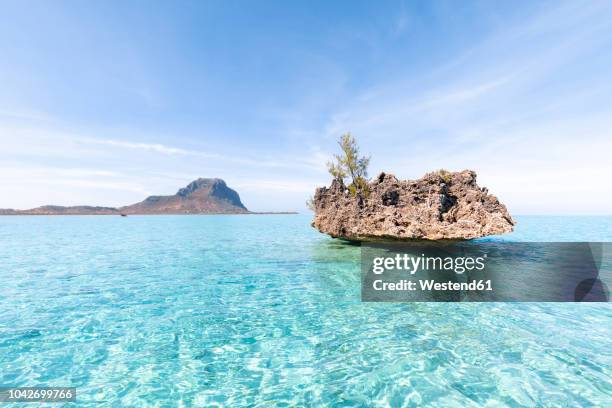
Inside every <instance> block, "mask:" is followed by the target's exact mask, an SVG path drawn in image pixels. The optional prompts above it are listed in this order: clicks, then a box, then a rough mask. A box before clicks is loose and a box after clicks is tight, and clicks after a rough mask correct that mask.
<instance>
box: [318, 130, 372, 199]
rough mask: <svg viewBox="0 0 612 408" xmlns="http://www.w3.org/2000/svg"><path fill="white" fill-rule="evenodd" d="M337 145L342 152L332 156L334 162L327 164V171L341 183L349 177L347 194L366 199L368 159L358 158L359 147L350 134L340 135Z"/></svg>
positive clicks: (367, 193)
mask: <svg viewBox="0 0 612 408" xmlns="http://www.w3.org/2000/svg"><path fill="white" fill-rule="evenodd" d="M338 145H339V146H340V149H341V150H342V152H341V153H340V154H336V155H334V161H329V162H327V170H328V171H329V173H330V174H331V175H332V176H333V177H334V179H337V180H341V181H343V182H344V179H345V178H346V177H349V176H350V178H351V184H349V186H348V189H349V192H350V193H351V194H352V195H353V196H359V197H360V198H367V196H368V195H369V189H368V180H367V177H368V165H369V164H370V157H369V156H361V157H360V156H359V147H358V146H357V142H356V141H355V138H354V137H353V136H351V134H350V133H346V134H344V135H342V137H341V138H340V139H339V140H338Z"/></svg>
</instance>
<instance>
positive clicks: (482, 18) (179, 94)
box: [0, 0, 612, 214]
mask: <svg viewBox="0 0 612 408" xmlns="http://www.w3.org/2000/svg"><path fill="white" fill-rule="evenodd" d="M610 67H612V2H609V1H602V2H598V1H591V2H584V3H580V2H560V1H550V2H532V1H529V2H527V1H525V2H515V1H507V2H504V1H497V2H492V1H483V2H455V1H447V2H430V1H411V2H371V1H369V2H356V1H350V2H349V1H346V2H301V3H298V2H281V1H278V2H276V1H265V2H249V1H241V2H237V1H229V2H227V1H223V2H222V1H218V2H203V1H194V2H152V1H128V2H111V1H100V2H94V1H88V2H83V1H64V2H60V1H53V2H50V1H35V2H30V1H4V0H2V1H0V84H2V86H0V146H1V152H2V154H1V155H0V191H1V193H0V208H30V207H34V206H38V205H42V204H62V205H75V204H99V205H113V206H114V205H124V204H129V203H132V202H136V201H140V200H141V199H143V198H144V197H145V196H146V195H149V194H173V193H175V192H176V190H177V189H178V188H179V187H181V186H183V185H185V184H187V183H188V182H189V181H191V180H192V179H195V178H197V177H221V178H224V179H225V180H226V181H227V182H228V184H229V185H230V186H231V187H234V188H235V189H237V190H238V191H239V193H240V194H241V197H242V200H243V202H244V203H245V205H247V207H249V208H250V209H252V210H299V211H302V210H304V207H305V206H304V202H305V200H306V199H307V198H308V196H309V195H311V194H312V192H313V191H314V188H315V187H316V186H321V185H325V184H327V183H328V181H329V180H328V176H327V174H326V170H325V161H326V160H327V159H328V158H329V157H330V156H331V155H332V154H333V153H334V152H335V150H336V146H335V140H336V139H337V138H338V136H340V134H342V133H343V132H346V131H351V132H352V133H353V134H354V135H355V136H356V137H357V139H358V140H359V142H360V144H361V145H362V150H363V151H365V152H368V153H370V154H371V155H372V162H371V168H370V175H372V176H374V175H376V173H378V172H379V171H381V170H385V171H387V172H392V173H395V174H396V175H397V176H399V177H402V178H416V177H420V176H421V175H423V174H424V173H426V172H428V171H431V170H435V169H438V168H447V169H450V170H461V169H464V168H471V169H474V170H476V171H477V172H478V174H479V183H480V184H481V185H484V186H487V187H489V189H490V191H491V192H492V193H494V194H496V195H498V197H499V198H500V199H501V200H502V201H503V202H504V203H506V204H507V205H508V207H509V209H510V211H511V212H512V213H516V214H598V213H610V208H611V207H610V204H609V203H610V202H612V187H611V186H612V183H610V181H609V178H610V176H611V175H612V164H611V162H612V160H610V152H612V137H611V132H612V69H610Z"/></svg>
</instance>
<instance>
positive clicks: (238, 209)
mask: <svg viewBox="0 0 612 408" xmlns="http://www.w3.org/2000/svg"><path fill="white" fill-rule="evenodd" d="M119 211H120V212H121V213H123V214H241V213H248V212H249V210H247V208H246V207H245V206H244V205H243V204H242V202H241V201H240V196H239V195H238V193H237V192H236V191H234V190H232V189H231V188H229V187H228V186H227V184H225V181H223V180H221V179H218V178H213V179H208V178H199V179H197V180H195V181H192V182H191V183H189V184H188V185H187V187H184V188H181V189H180V190H179V191H178V192H177V193H176V194H175V195H171V196H150V197H147V198H146V199H145V200H144V201H141V202H139V203H137V204H132V205H128V206H126V207H121V208H119Z"/></svg>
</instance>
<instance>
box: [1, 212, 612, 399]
mask: <svg viewBox="0 0 612 408" xmlns="http://www.w3.org/2000/svg"><path fill="white" fill-rule="evenodd" d="M309 221H310V219H309V217H308V216H303V215H299V216H289V215H287V216H272V215H260V216H130V217H125V218H122V217H114V216H84V217H77V216H73V217H59V216H58V217H44V216H38V217H26V216H21V217H0V260H1V261H2V262H1V264H0V278H1V279H2V285H0V385H4V386H35V385H53V386H75V387H77V388H78V390H77V395H78V401H79V402H80V403H83V404H84V405H85V404H87V405H94V404H93V403H94V402H100V403H103V404H101V405H100V406H105V405H114V406H147V405H152V406H154V405H156V406H173V405H181V404H182V405H184V406H214V405H219V406H221V405H223V406H231V407H235V406H262V407H263V406H266V407H267V406H330V405H333V406H365V405H379V406H393V407H399V406H419V405H434V406H436V405H437V406H456V407H466V406H468V407H469V406H474V407H476V406H483V405H487V404H488V405H489V406H499V405H509V406H592V405H600V406H612V385H611V384H612V378H611V375H612V351H611V350H612V342H611V337H612V307H610V305H609V304H536V303H523V304H505V303H495V304H457V303H451V304H433V303H426V304H364V303H361V302H360V300H359V294H360V284H359V247H357V246H353V245H347V244H343V243H341V242H338V241H334V240H332V239H329V238H327V237H326V236H323V235H320V234H318V233H317V232H315V231H314V230H312V229H311V228H310V226H309ZM505 239H512V240H519V241H529V240H531V241H557V240H563V241H612V218H611V217H584V218H582V217H519V225H518V227H517V231H516V232H515V233H513V234H511V235H508V236H507V237H505Z"/></svg>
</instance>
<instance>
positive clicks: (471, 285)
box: [372, 279, 493, 291]
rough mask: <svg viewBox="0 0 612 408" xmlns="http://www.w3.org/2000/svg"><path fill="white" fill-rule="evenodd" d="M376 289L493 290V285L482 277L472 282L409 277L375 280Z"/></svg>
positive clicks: (374, 286)
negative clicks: (408, 278)
mask: <svg viewBox="0 0 612 408" xmlns="http://www.w3.org/2000/svg"><path fill="white" fill-rule="evenodd" d="M372 286H373V288H374V290H400V291H402V290H407V291H413V290H423V291H432V290H433V291H456V290H462V291H467V290H477V291H483V290H493V286H492V285H491V280H490V279H487V280H484V279H481V280H477V281H476V280H475V281H471V282H453V281H447V282H436V281H434V280H432V279H421V280H419V281H418V285H417V282H415V281H410V280H407V279H402V280H400V281H397V282H384V281H382V280H380V279H379V280H375V281H374V282H373V284H372Z"/></svg>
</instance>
